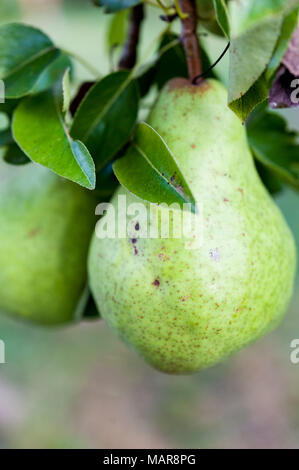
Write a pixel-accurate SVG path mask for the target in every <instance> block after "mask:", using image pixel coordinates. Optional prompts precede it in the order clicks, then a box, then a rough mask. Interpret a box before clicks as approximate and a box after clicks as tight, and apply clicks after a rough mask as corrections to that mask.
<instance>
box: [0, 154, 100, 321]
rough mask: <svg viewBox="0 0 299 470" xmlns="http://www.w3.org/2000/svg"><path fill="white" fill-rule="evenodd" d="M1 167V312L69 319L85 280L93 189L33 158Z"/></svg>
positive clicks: (40, 318)
mask: <svg viewBox="0 0 299 470" xmlns="http://www.w3.org/2000/svg"><path fill="white" fill-rule="evenodd" d="M0 171H1V176H0V312H1V313H2V312H7V313H9V314H11V315H13V316H18V317H22V318H24V319H27V320H31V321H33V322H37V323H40V324H44V325H56V324H60V323H65V322H68V321H71V320H72V319H74V315H75V310H76V307H77V305H78V302H79V300H80V297H81V296H82V293H83V291H84V288H85V285H86V270H87V267H86V258H87V251H88V245H89V242H90V238H91V234H92V231H93V229H94V225H95V215H94V212H95V200H94V198H93V195H92V193H91V192H88V191H87V190H83V189H82V188H80V187H79V186H78V185H76V184H73V183H71V182H70V181H67V180H63V179H62V178H60V177H58V176H57V175H55V174H54V173H52V172H51V171H49V170H47V169H45V168H43V167H41V166H38V165H36V164H31V163H30V164H27V165H25V166H22V167H16V166H12V165H8V164H5V163H1V169H0Z"/></svg>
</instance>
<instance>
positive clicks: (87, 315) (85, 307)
mask: <svg viewBox="0 0 299 470" xmlns="http://www.w3.org/2000/svg"><path fill="white" fill-rule="evenodd" d="M74 318H75V320H77V321H84V320H98V319H100V318H101V315H100V314H99V311H98V309H97V307H96V304H95V302H94V300H93V296H92V294H91V292H90V289H89V287H88V285H86V286H85V289H84V291H83V294H82V295H81V298H80V300H79V302H78V305H77V307H76V309H75V312H74Z"/></svg>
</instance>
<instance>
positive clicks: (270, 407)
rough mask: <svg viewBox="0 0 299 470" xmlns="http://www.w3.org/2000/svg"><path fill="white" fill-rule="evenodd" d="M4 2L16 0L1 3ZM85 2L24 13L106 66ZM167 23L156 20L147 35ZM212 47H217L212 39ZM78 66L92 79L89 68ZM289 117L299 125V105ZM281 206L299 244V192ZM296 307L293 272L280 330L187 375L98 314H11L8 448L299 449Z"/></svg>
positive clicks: (1, 401) (2, 438)
mask: <svg viewBox="0 0 299 470" xmlns="http://www.w3.org/2000/svg"><path fill="white" fill-rule="evenodd" d="M5 3H6V4H8V5H10V4H11V5H12V4H13V3H16V2H13V1H12V0H7V1H4V0H1V1H0V5H1V6H2V4H3V5H4V4H5ZM45 3H46V2H45ZM83 3H86V2H83V0H82V1H79V0H77V1H76V2H75V1H73V0H72V1H70V0H69V1H64V2H63V9H62V8H61V6H59V5H58V4H57V5H56V4H55V5H54V4H52V5H50V4H51V2H49V9H47V8H46V7H45V6H43V8H42V7H39V8H38V7H37V6H36V4H35V7H32V9H30V8H29V5H30V2H29V1H28V0H26V5H27V6H26V9H25V11H24V13H23V18H22V19H23V20H25V21H26V22H28V23H30V24H34V25H37V26H39V27H41V28H43V29H44V30H45V31H46V32H47V33H48V34H50V35H51V37H53V39H54V40H57V41H58V42H59V44H61V45H63V46H65V47H66V48H69V49H71V50H74V51H76V52H77V53H78V54H81V55H83V56H84V57H85V58H86V59H88V60H89V61H91V62H92V63H94V64H95V65H96V66H99V67H100V68H101V69H102V71H103V72H104V73H105V72H106V71H107V70H108V69H109V61H108V59H107V54H106V50H105V47H106V46H105V44H106V42H105V38H106V34H107V28H108V24H109V21H110V18H108V17H105V16H104V15H103V14H102V12H101V10H100V9H97V8H96V9H93V8H92V7H90V8H89V7H88V8H82V4H83ZM0 17H1V20H2V19H3V17H2V14H0ZM11 19H13V18H10V20H11ZM159 28H161V26H160V23H159V22H158V21H157V20H156V19H154V18H151V15H150V19H149V24H148V25H147V26H146V27H145V34H144V38H143V39H144V42H146V40H147V39H150V37H151V36H152V34H153V30H154V29H155V30H157V32H158V30H159ZM74 41H75V42H74ZM216 42H217V47H218V48H219V46H218V40H217V41H216ZM207 43H208V44H209V45H210V47H211V44H212V43H213V38H212V37H209V38H208V40H207ZM217 47H216V49H217ZM220 48H221V46H220ZM214 54H215V55H217V50H216V52H213V51H212V55H214ZM76 72H77V73H78V74H79V77H80V79H81V80H83V79H86V78H88V75H87V74H86V71H85V70H84V69H83V68H80V67H76ZM291 115H292V116H293V117H292V123H293V127H294V126H297V127H298V128H299V119H298V111H296V112H293V113H292V114H291ZM0 179H1V175H0ZM277 202H278V204H279V206H280V207H281V208H282V210H283V212H284V214H285V216H286V218H287V220H288V223H289V225H290V227H291V229H292V230H293V233H294V234H295V237H296V242H297V246H298V249H299V217H298V204H299V197H298V194H297V193H295V192H293V191H291V190H289V189H288V190H285V191H283V192H282V193H280V194H279V195H278V197H277ZM298 302H299V278H298V276H297V283H296V290H295V295H294V298H293V301H292V303H291V306H290V309H289V313H288V315H287V316H286V317H285V319H284V321H283V323H282V325H281V326H280V327H279V328H278V329H277V330H276V331H275V332H274V333H273V334H271V335H269V336H268V337H266V338H264V339H262V340H261V341H259V342H258V343H256V344H254V345H253V346H251V347H249V348H247V349H245V350H243V351H242V352H240V353H239V354H238V355H236V356H234V357H233V358H231V359H229V360H228V361H226V362H225V363H224V364H222V365H219V366H217V367H214V368H212V369H210V370H207V371H204V372H203V373H200V374H198V375H194V376H187V377H172V376H167V375H162V374H160V373H159V372H156V371H154V370H152V369H150V368H149V367H148V366H147V365H146V364H145V363H144V362H143V361H142V360H141V359H139V358H138V357H137V356H136V355H135V353H133V352H132V351H130V350H129V349H127V348H126V347H125V346H124V345H123V344H122V343H121V342H120V341H119V340H118V339H117V338H115V337H114V335H113V334H112V333H111V332H110V331H109V330H108V329H107V327H106V326H105V324H104V323H103V322H102V321H99V322H96V323H85V324H81V325H80V326H75V327H71V328H68V329H61V330H44V329H40V328H37V327H30V326H28V325H25V324H22V323H20V322H17V321H16V322H15V321H13V320H11V319H8V318H6V317H5V316H3V317H1V318H0V338H1V339H3V340H4V341H5V343H6V360H7V363H6V364H4V365H0V447H3V448H7V447H8V448H28V447H29V448H30V447H33V448H41V447H45V448H78V447H79V448H88V447H98V448H111V449H113V448H163V447H164V448H165V447H166V448H190V447H192V446H194V447H210V448H218V447H225V448H235V447H242V448H244V447H245V448H246V447H247V448H252V447H256V448H259V447H273V448H275V447H284V448H290V447H298V442H299V395H298V388H299V365H297V366H296V365H292V364H291V363H290V360H289V354H290V342H291V340H292V339H293V338H295V337H299V323H298V307H297V306H298Z"/></svg>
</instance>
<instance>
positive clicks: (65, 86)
mask: <svg viewBox="0 0 299 470" xmlns="http://www.w3.org/2000/svg"><path fill="white" fill-rule="evenodd" d="M70 87H71V82H70V69H69V68H68V69H66V71H65V73H64V75H63V78H62V93H63V106H62V111H63V112H64V113H66V112H67V111H68V110H69V108H70V105H71V90H70Z"/></svg>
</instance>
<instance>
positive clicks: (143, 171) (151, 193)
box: [113, 123, 195, 211]
mask: <svg viewBox="0 0 299 470" xmlns="http://www.w3.org/2000/svg"><path fill="white" fill-rule="evenodd" d="M113 169H114V172H115V175H116V177H117V179H118V181H119V182H120V183H121V184H122V185H123V186H124V187H125V188H127V189H128V190H129V191H131V192H132V193H134V194H136V195H137V196H138V197H140V198H141V199H144V200H146V201H150V202H153V203H158V204H160V203H163V202H164V203H167V204H172V203H174V202H177V203H179V204H180V206H181V207H183V205H184V203H191V205H192V210H193V211H195V200H194V197H193V195H192V192H191V190H190V188H189V186H188V184H187V182H186V181H185V179H184V177H183V175H182V173H181V171H180V169H179V166H178V164H177V162H176V159H175V157H174V156H173V155H172V153H171V151H170V149H169V148H168V147H167V145H166V143H165V142H164V140H163V139H162V137H160V135H159V134H158V133H157V132H156V131H155V130H154V129H153V128H152V127H150V126H149V125H148V124H146V123H141V124H140V125H139V126H138V129H137V132H136V137H135V141H134V144H133V145H132V146H131V147H130V148H129V149H128V151H127V153H126V155H125V156H124V157H123V158H121V159H119V160H117V161H116V162H115V163H114V165H113Z"/></svg>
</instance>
